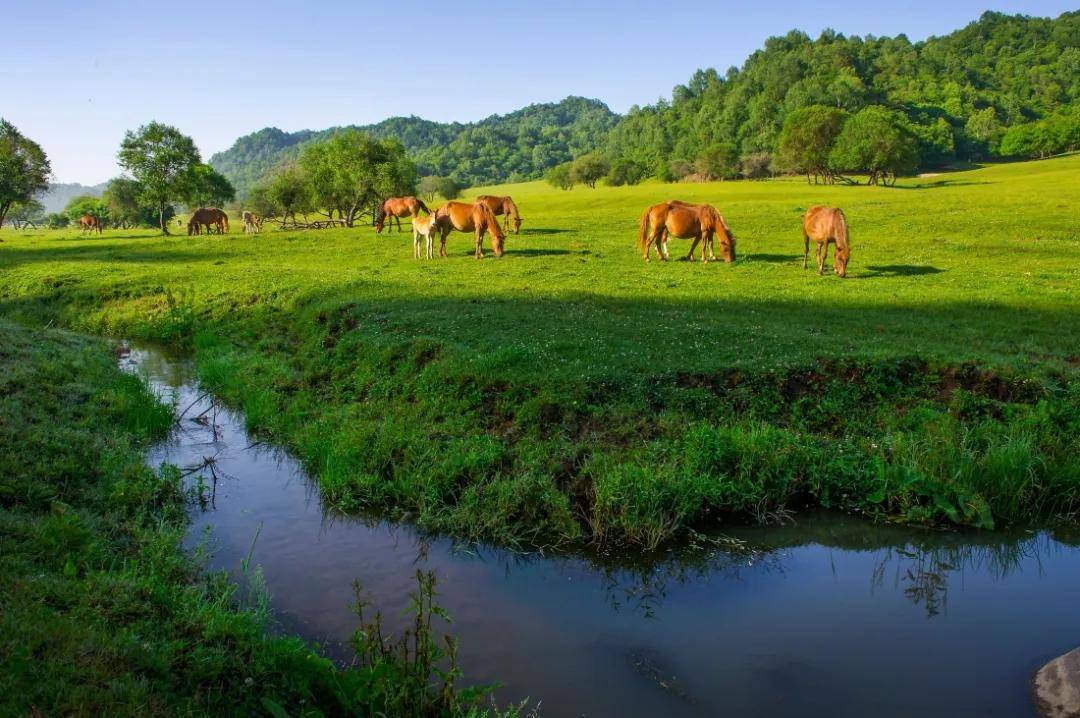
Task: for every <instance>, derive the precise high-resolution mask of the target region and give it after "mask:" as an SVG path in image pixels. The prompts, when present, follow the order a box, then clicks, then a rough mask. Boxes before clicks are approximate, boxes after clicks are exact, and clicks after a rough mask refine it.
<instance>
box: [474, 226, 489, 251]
mask: <svg viewBox="0 0 1080 718" xmlns="http://www.w3.org/2000/svg"><path fill="white" fill-rule="evenodd" d="M485 232H487V227H485V226H483V225H477V227H476V258H477V259H483V258H484V233H485Z"/></svg>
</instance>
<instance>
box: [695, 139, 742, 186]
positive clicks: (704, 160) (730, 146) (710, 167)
mask: <svg viewBox="0 0 1080 718" xmlns="http://www.w3.org/2000/svg"><path fill="white" fill-rule="evenodd" d="M694 168H695V169H696V170H697V171H698V172H699V173H700V174H702V175H704V176H705V178H706V179H710V180H717V179H730V178H732V177H736V176H738V174H739V151H738V150H737V149H736V148H735V145H734V143H731V142H717V143H716V144H714V145H710V146H709V147H707V148H706V149H705V151H703V152H702V153H701V154H700V155H698V158H697V160H695V161H694Z"/></svg>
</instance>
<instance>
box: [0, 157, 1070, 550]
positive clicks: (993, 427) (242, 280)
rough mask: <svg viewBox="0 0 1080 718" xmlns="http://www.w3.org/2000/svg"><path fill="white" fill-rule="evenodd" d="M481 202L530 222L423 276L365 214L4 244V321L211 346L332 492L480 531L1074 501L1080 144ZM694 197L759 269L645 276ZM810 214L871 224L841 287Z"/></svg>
mask: <svg viewBox="0 0 1080 718" xmlns="http://www.w3.org/2000/svg"><path fill="white" fill-rule="evenodd" d="M481 191H483V192H492V193H500V194H512V195H513V196H514V198H515V200H516V201H517V203H518V205H519V207H520V208H521V212H522V215H523V216H524V218H525V222H524V225H523V231H522V234H521V235H519V236H511V237H510V239H509V241H508V242H507V254H506V256H505V257H504V258H502V259H500V260H496V259H494V258H488V259H485V260H484V261H480V262H477V261H475V260H474V259H472V258H471V256H470V255H471V248H472V239H471V237H468V236H466V235H460V234H458V235H453V236H452V237H451V240H450V250H451V253H452V256H451V257H450V258H449V259H447V260H441V261H434V262H423V261H414V260H413V259H412V247H411V236H409V235H407V234H404V233H403V234H401V235H398V234H396V233H395V234H393V235H390V236H386V235H385V234H384V235H383V236H380V237H376V236H375V234H374V231H373V230H372V229H371V228H369V227H363V228H356V229H352V230H324V231H320V232H307V233H303V232H301V233H281V232H275V231H267V232H264V233H263V234H262V235H261V236H258V237H248V236H244V235H241V234H236V233H234V234H232V235H230V236H227V237H196V238H188V237H186V236H183V237H169V238H161V237H157V236H154V235H153V234H152V233H150V232H122V231H117V232H107V233H106V234H105V235H104V236H103V237H100V238H99V237H79V236H78V233H77V232H75V231H68V232H47V231H43V232H27V233H16V232H13V231H10V230H4V231H3V233H2V234H0V238H2V239H3V240H4V242H3V244H0V315H2V316H6V317H8V318H11V319H15V320H18V321H22V322H26V323H31V324H37V325H43V324H48V323H52V324H56V325H60V326H64V327H68V328H74V329H78V330H82V331H87V332H94V333H105V334H111V335H117V336H127V337H132V338H141V339H149V340H161V341H170V342H175V343H178V344H181V345H186V346H191V347H193V348H194V349H195V351H196V359H197V361H198V364H199V366H200V369H201V372H202V374H203V377H204V379H205V380H206V381H207V382H208V383H209V384H210V385H211V386H213V387H214V388H215V389H217V390H218V391H219V392H220V393H221V394H222V396H224V397H225V398H227V399H230V400H232V401H234V402H236V403H237V404H240V405H242V406H243V408H244V409H245V410H246V411H247V413H248V417H249V420H250V421H251V423H252V425H253V427H254V428H256V429H259V430H261V431H263V432H265V433H266V434H267V435H268V436H271V437H273V438H275V439H277V440H279V441H282V442H283V443H286V444H289V445H290V446H292V447H293V448H294V449H295V450H296V451H297V452H298V453H299V454H300V455H301V456H302V457H303V458H304V459H305V460H306V461H307V462H308V463H309V465H310V466H311V467H312V469H313V470H314V471H315V472H316V473H317V474H318V475H319V477H320V481H321V483H322V486H323V488H324V491H325V494H326V496H327V497H328V499H329V500H330V501H331V502H333V503H336V504H337V505H338V506H340V507H341V508H343V509H349V510H355V509H378V510H383V511H389V512H391V513H393V514H397V515H400V516H403V517H408V518H411V519H413V520H416V521H418V522H419V523H421V524H422V525H425V526H428V527H431V528H436V529H447V530H451V531H454V532H458V533H464V534H468V535H473V536H485V537H491V538H497V539H502V540H520V539H524V540H537V541H544V542H556V543H557V542H564V541H574V540H579V539H583V538H586V539H595V540H611V541H628V542H632V543H640V544H644V545H649V546H651V545H655V544H657V543H659V542H660V541H662V540H664V539H665V538H667V537H669V536H670V535H672V534H673V533H676V532H678V531H679V530H680V529H681V528H682V527H684V526H687V525H694V524H700V523H703V522H711V521H715V520H716V518H717V517H718V516H723V515H724V514H726V513H729V512H736V513H750V514H753V515H756V516H758V517H761V518H769V517H770V516H776V515H778V512H780V511H782V510H786V509H787V508H791V507H798V506H800V505H804V504H824V505H827V506H835V507H841V508H845V509H848V510H852V511H859V512H867V513H871V514H874V515H877V516H882V517H891V518H896V519H902V520H913V521H951V522H956V523H963V524H973V525H979V526H991V525H994V523H995V522H1000V521H1002V520H1005V521H1020V520H1028V519H1032V518H1049V517H1055V516H1063V515H1068V514H1071V513H1072V512H1075V511H1076V510H1077V509H1080V465H1078V459H1077V458H1076V457H1077V456H1078V455H1080V444H1078V441H1080V440H1078V438H1077V435H1078V433H1080V432H1078V431H1077V429H1078V428H1080V424H1078V422H1080V418H1078V416H1080V411H1078V397H1080V388H1078V386H1080V385H1078V384H1077V381H1076V365H1077V363H1078V361H1080V330H1078V329H1077V327H1078V322H1077V318H1078V316H1080V311H1078V310H1080V298H1078V296H1077V292H1076V291H1075V287H1076V286H1077V285H1078V281H1077V280H1078V279H1080V222H1078V217H1077V212H1076V207H1077V206H1080V157H1077V156H1072V157H1065V158H1059V159H1055V160H1049V161H1044V162H1032V163H1024V164H1015V165H1001V166H994V167H988V168H984V169H978V170H973V171H967V172H960V173H952V174H945V175H941V176H937V177H930V178H925V179H919V180H908V181H902V182H901V186H899V187H897V188H893V189H886V188H870V187H839V186H830V187H825V186H808V185H807V184H805V182H802V181H800V180H777V181H769V182H758V183H750V182H730V183H721V184H707V185H706V184H702V185H659V184H644V185H640V186H637V187H630V188H599V189H596V190H589V189H586V188H577V189H574V190H573V191H570V192H563V191H561V190H557V189H553V188H551V187H548V186H547V185H544V184H541V183H529V184H524V185H513V186H503V187H498V188H479V189H477V190H475V192H476V193H479V192H481ZM675 196H678V197H680V198H683V199H687V200H692V201H708V202H711V203H713V204H715V205H717V206H718V207H719V208H720V209H721V211H722V213H723V214H724V215H725V217H726V219H727V221H728V223H729V225H730V226H731V227H732V229H733V230H734V232H735V234H736V236H737V238H738V247H737V251H738V261H737V262H736V263H734V264H732V265H725V264H723V263H717V264H710V265H700V264H690V263H686V262H671V263H667V264H661V263H658V262H656V261H654V262H652V263H650V264H648V265H646V264H645V263H643V262H642V261H641V258H640V256H639V255H638V254H637V252H636V250H635V247H634V244H635V239H636V233H637V221H638V217H639V216H640V213H641V211H642V209H643V208H644V207H645V206H646V205H647V204H650V203H652V202H655V201H659V200H662V199H668V198H671V197H675ZM816 203H833V204H839V205H840V206H842V207H843V208H844V209H845V212H846V213H847V217H848V221H849V224H850V226H851V231H852V244H853V250H852V259H851V264H850V266H849V273H848V278H847V279H845V280H841V279H839V278H837V277H834V276H831V275H829V276H825V277H818V276H817V274H816V272H814V271H813V270H806V271H804V270H803V269H802V266H801V262H802V238H801V233H800V215H801V213H802V212H803V211H804V210H805V208H806V207H807V206H809V205H811V204H816ZM235 229H236V228H235V227H234V231H235ZM685 246H686V244H685V243H684V242H681V241H680V240H673V245H672V248H673V249H672V252H673V255H676V254H677V253H678V252H679V251H680V250H681V249H682V248H684V247H685ZM811 260H812V258H811Z"/></svg>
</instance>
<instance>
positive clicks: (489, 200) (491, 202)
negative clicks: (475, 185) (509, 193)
mask: <svg viewBox="0 0 1080 718" xmlns="http://www.w3.org/2000/svg"><path fill="white" fill-rule="evenodd" d="M476 201H477V202H483V203H484V204H486V205H487V207H488V209H490V210H491V211H492V213H493V214H494V215H496V216H498V215H500V214H501V215H503V231H504V232H509V231H510V220H513V221H514V234H521V215H520V214H518V208H517V205H516V204H514V200H512V199H511V198H510V197H496V196H495V195H492V194H482V195H480V196H479V197H477V198H476Z"/></svg>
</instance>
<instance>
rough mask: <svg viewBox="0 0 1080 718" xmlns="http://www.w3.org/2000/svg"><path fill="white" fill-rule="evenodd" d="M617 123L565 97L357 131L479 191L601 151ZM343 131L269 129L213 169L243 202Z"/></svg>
mask: <svg viewBox="0 0 1080 718" xmlns="http://www.w3.org/2000/svg"><path fill="white" fill-rule="evenodd" d="M617 120H618V115H616V114H615V113H613V112H612V111H611V110H610V109H608V107H607V105H605V104H604V103H602V102H600V101H598V100H589V99H585V98H582V97H567V98H566V99H565V100H563V101H562V102H558V103H546V104H536V105H529V106H528V107H525V108H523V109H521V110H517V111H516V112H511V113H509V114H506V115H492V116H491V117H488V118H486V119H484V120H480V121H479V122H473V123H468V124H462V123H457V122H452V123H439V122H431V121H429V120H424V119H421V118H419V117H392V118H390V119H388V120H383V121H382V122H379V123H378V124H375V125H367V126H359V127H358V129H360V130H362V131H364V132H367V133H368V134H370V135H371V136H372V137H374V138H376V139H381V138H384V137H395V138H397V139H398V140H400V141H401V142H402V143H403V144H404V145H405V147H406V149H407V150H408V151H409V154H410V156H412V158H413V159H414V160H415V161H416V162H417V164H418V166H419V170H420V174H422V175H427V174H434V175H446V176H450V175H453V176H454V177H455V178H456V179H458V180H459V181H462V182H464V183H465V184H467V185H476V184H489V183H496V182H505V181H516V180H523V179H535V178H537V177H540V176H542V175H543V173H544V172H545V171H546V170H547V169H548V168H550V167H552V166H553V165H556V164H559V163H560V162H565V161H567V160H570V159H572V158H573V157H575V156H577V155H580V154H583V153H585V152H589V151H591V150H593V149H596V148H597V147H599V146H600V145H601V144H603V142H604V138H605V137H606V135H607V133H608V131H609V130H611V128H612V127H613V126H614V125H615V123H616V121H617ZM339 129H342V128H331V129H328V130H321V131H317V132H316V131H311V130H303V131H300V132H293V133H287V132H282V131H281V130H279V129H277V128H273V127H268V128H266V129H262V130H259V131H258V132H255V133H253V134H250V135H246V136H244V137H241V138H240V139H238V140H237V141H236V142H235V143H234V144H233V146H232V147H230V148H229V149H228V150H226V151H224V152H219V153H217V154H215V155H214V156H213V157H211V158H210V164H211V165H213V166H214V168H215V169H217V170H218V171H219V172H221V173H222V174H223V175H225V176H226V177H228V178H229V179H230V180H231V181H232V183H233V184H234V185H235V186H236V188H237V191H238V192H239V193H240V194H241V195H243V194H244V193H245V192H246V191H247V189H248V188H250V187H251V186H252V185H253V184H254V183H255V182H257V181H258V180H259V179H260V178H261V177H262V176H263V175H264V174H265V173H266V172H267V171H268V170H270V169H271V168H273V167H274V166H276V165H278V164H280V163H281V162H282V161H284V160H287V159H291V158H293V157H296V156H297V154H298V153H299V150H300V147H302V146H303V145H304V144H305V143H308V142H312V141H318V140H321V139H325V138H327V137H329V136H330V135H332V134H333V133H334V132H336V131H338V130H339Z"/></svg>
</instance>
